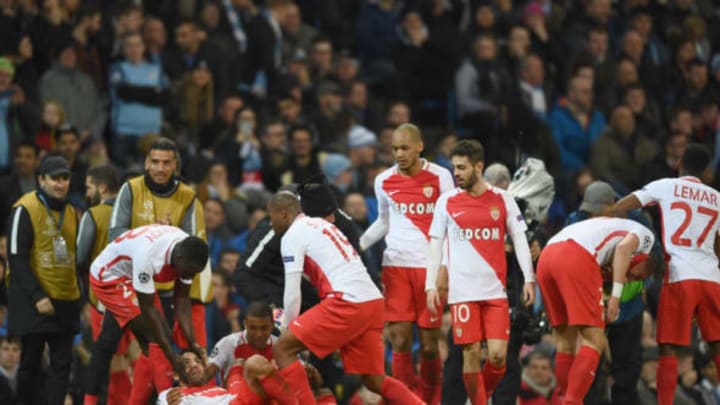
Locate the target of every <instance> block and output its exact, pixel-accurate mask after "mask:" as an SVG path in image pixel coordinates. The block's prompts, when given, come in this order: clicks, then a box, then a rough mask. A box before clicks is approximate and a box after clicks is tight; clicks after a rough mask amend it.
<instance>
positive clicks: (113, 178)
mask: <svg viewBox="0 0 720 405" xmlns="http://www.w3.org/2000/svg"><path fill="white" fill-rule="evenodd" d="M87 177H92V182H93V183H95V184H96V185H100V184H103V185H105V187H107V188H108V191H109V192H110V193H117V191H118V190H119V189H120V176H119V175H118V172H117V170H115V167H113V166H112V165H97V166H92V167H91V168H89V169H88V171H87Z"/></svg>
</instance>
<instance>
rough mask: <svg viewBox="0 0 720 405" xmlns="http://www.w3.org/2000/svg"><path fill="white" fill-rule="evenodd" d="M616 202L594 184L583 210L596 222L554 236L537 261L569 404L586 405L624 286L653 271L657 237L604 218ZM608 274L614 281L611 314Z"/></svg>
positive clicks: (608, 190) (559, 375)
mask: <svg viewBox="0 0 720 405" xmlns="http://www.w3.org/2000/svg"><path fill="white" fill-rule="evenodd" d="M589 197H593V198H589ZM595 197H597V198H595ZM613 202H614V192H613V190H612V188H611V187H610V185H608V184H607V183H604V182H594V183H592V184H590V186H588V190H586V198H585V200H584V202H583V204H582V205H581V206H580V209H581V210H584V211H587V212H590V213H591V214H592V215H593V218H591V219H587V220H585V221H582V222H579V223H576V224H573V225H570V226H567V227H565V228H564V229H563V230H561V231H560V232H559V233H558V234H556V235H555V236H553V237H552V238H551V239H550V240H549V241H548V244H547V246H546V247H545V249H544V250H543V252H542V253H541V254H540V259H539V261H538V266H537V268H538V271H537V277H538V283H539V285H540V291H541V292H542V297H543V301H544V303H545V308H546V310H547V313H548V316H549V318H550V323H551V325H552V326H553V336H554V338H555V341H556V343H557V354H556V358H555V367H556V375H557V379H558V384H559V385H560V387H561V388H562V389H563V391H564V392H565V403H566V404H581V403H583V399H584V398H585V395H586V394H587V392H588V390H589V389H590V387H591V385H592V383H593V380H594V379H595V371H596V369H597V367H598V364H599V361H600V354H601V353H603V352H604V350H605V348H606V347H607V338H606V337H605V324H606V321H607V322H613V321H615V320H616V319H617V318H618V315H619V312H620V300H621V297H622V293H623V287H624V284H625V283H626V282H627V281H634V280H641V279H643V278H645V277H647V276H648V275H649V274H650V273H651V270H652V265H651V263H652V262H651V261H649V260H648V258H649V256H648V254H649V253H650V251H651V249H652V246H653V242H654V241H655V236H654V235H653V233H652V231H650V230H649V229H648V228H646V227H645V226H643V225H641V224H639V223H637V222H634V221H630V220H627V219H621V218H604V217H603V216H606V215H608V214H609V213H611V210H612V206H613ZM598 217H600V218H598ZM604 275H605V276H607V277H610V275H611V279H612V293H611V296H610V299H609V301H608V303H607V314H605V303H604V297H603V276H604ZM578 337H579V338H580V347H579V348H577V347H576V346H577V342H578Z"/></svg>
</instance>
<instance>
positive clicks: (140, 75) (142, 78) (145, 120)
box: [110, 61, 168, 136]
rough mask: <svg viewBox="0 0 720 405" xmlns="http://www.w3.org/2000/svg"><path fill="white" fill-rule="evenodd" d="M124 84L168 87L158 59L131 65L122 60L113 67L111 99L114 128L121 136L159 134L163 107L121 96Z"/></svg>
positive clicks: (111, 71) (158, 87)
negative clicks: (120, 91)
mask: <svg viewBox="0 0 720 405" xmlns="http://www.w3.org/2000/svg"><path fill="white" fill-rule="evenodd" d="M121 85H132V86H140V87H146V88H156V89H166V88H167V87H168V81H167V78H166V77H165V74H164V73H163V70H162V66H160V64H159V63H157V62H148V61H143V62H142V63H140V64H137V65H135V64H132V63H129V62H127V61H119V62H116V63H114V64H113V65H112V67H111V68H110V96H111V98H112V118H111V128H112V131H113V133H115V134H121V135H132V136H143V135H146V134H151V133H154V134H157V133H160V127H161V125H162V108H161V107H159V106H156V105H153V104H145V103H142V102H138V101H127V100H125V99H123V98H121V97H119V96H118V88H119V87H120V86H121Z"/></svg>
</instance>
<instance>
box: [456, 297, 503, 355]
mask: <svg viewBox="0 0 720 405" xmlns="http://www.w3.org/2000/svg"><path fill="white" fill-rule="evenodd" d="M450 313H451V314H452V327H453V341H454V342H455V344H458V345H467V344H471V343H476V342H482V341H483V340H487V339H500V340H508V339H509V338H510V306H509V305H508V300H507V299H506V298H499V299H495V300H487V301H471V302H458V303H457V304H450Z"/></svg>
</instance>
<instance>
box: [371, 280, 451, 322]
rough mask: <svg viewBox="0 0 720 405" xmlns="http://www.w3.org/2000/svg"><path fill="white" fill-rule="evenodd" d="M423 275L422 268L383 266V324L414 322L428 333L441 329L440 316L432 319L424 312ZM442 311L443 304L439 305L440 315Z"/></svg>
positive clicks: (431, 316)
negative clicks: (429, 330)
mask: <svg viewBox="0 0 720 405" xmlns="http://www.w3.org/2000/svg"><path fill="white" fill-rule="evenodd" d="M425 273H426V270H425V269H422V268H415V267H393V266H383V269H382V282H383V285H384V286H385V294H384V295H385V321H386V322H417V325H418V326H419V327H421V328H427V329H435V328H439V327H440V326H441V325H442V316H433V315H432V314H431V313H430V311H428V309H427V300H426V299H425ZM444 307H445V303H444V302H443V303H440V307H438V313H439V314H442V313H443V308H444Z"/></svg>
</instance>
